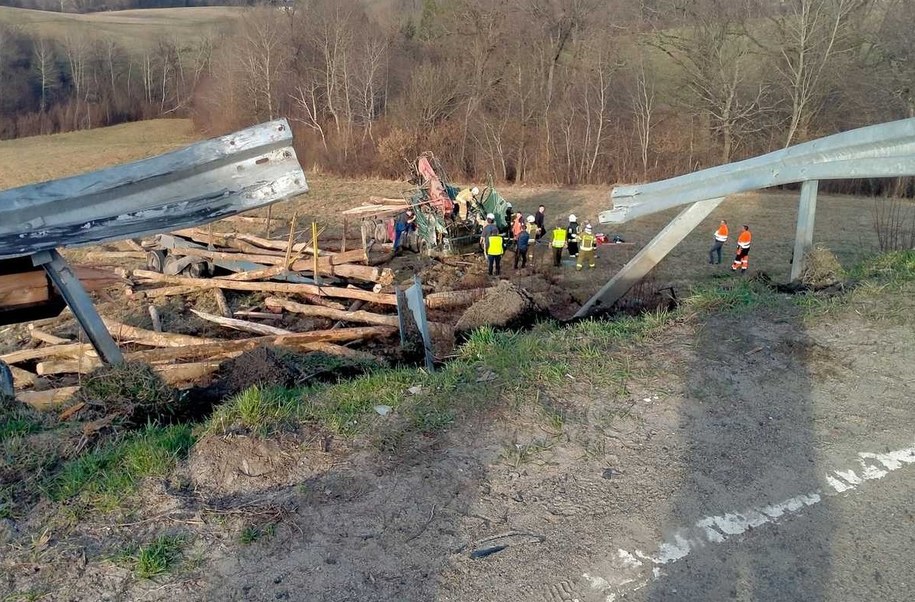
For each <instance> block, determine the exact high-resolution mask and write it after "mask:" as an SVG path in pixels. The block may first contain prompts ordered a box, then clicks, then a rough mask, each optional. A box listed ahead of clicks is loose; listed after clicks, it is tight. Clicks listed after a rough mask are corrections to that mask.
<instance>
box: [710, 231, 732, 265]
mask: <svg viewBox="0 0 915 602" xmlns="http://www.w3.org/2000/svg"><path fill="white" fill-rule="evenodd" d="M727 241H728V223H727V222H726V221H725V220H721V224H719V225H718V229H717V230H715V242H714V243H712V248H711V249H709V251H708V262H709V265H711V264H713V263H715V262H714V261H712V257H713V255H714V254H715V253H717V254H718V263H719V264H720V263H721V247H723V246H724V243H726V242H727Z"/></svg>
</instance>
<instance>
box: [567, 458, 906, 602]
mask: <svg viewBox="0 0 915 602" xmlns="http://www.w3.org/2000/svg"><path fill="white" fill-rule="evenodd" d="M857 460H858V463H859V464H860V468H859V469H858V470H859V471H858V472H855V470H851V469H848V470H835V471H832V472H831V473H829V474H826V475H825V481H826V484H827V485H828V486H829V488H827V489H826V490H825V491H824V490H820V489H818V490H816V491H813V492H811V493H806V494H802V495H797V496H794V497H792V498H789V499H787V500H784V501H782V502H779V503H777V504H770V505H767V506H760V507H755V508H750V509H748V510H744V511H741V512H727V513H725V514H721V515H716V516H706V517H704V518H701V519H699V520H698V521H696V522H695V523H694V524H693V525H692V526H690V527H685V528H680V529H677V530H676V531H674V532H673V534H672V535H671V536H670V537H669V538H668V539H667V540H665V541H663V542H661V544H660V545H659V546H658V550H657V552H656V553H655V554H654V555H650V554H646V553H645V552H643V551H642V550H638V549H636V550H633V551H632V552H629V551H627V550H623V549H620V550H619V551H618V552H617V556H616V558H613V559H611V560H610V565H611V566H610V568H611V571H610V573H609V574H607V575H593V574H589V573H584V575H583V577H584V579H585V580H586V581H587V582H588V583H589V584H590V586H591V589H592V590H593V591H595V592H600V594H601V595H604V596H605V602H612V601H613V600H615V599H616V597H617V596H618V595H619V594H622V593H625V592H629V591H635V590H637V589H641V588H642V587H645V586H646V585H647V584H648V583H649V582H651V581H652V580H656V579H659V578H661V577H662V576H663V575H664V573H663V572H662V570H661V568H660V567H662V566H664V565H669V564H672V563H674V562H677V561H679V560H682V559H683V558H686V557H687V556H689V554H690V553H691V552H693V551H694V550H696V549H700V548H703V547H705V546H708V545H713V544H721V543H724V542H725V541H728V540H729V539H733V538H735V537H737V536H740V535H742V534H744V533H746V532H747V531H750V530H752V529H757V528H759V527H762V526H764V525H766V524H769V523H775V522H777V521H779V520H781V519H782V518H784V517H785V516H788V515H791V514H796V513H799V512H801V511H802V510H804V509H805V508H808V507H810V506H813V505H815V504H819V503H820V502H821V501H822V500H823V496H832V495H838V494H842V493H846V492H848V491H852V490H855V489H857V488H858V487H860V486H861V485H863V484H864V483H866V482H867V481H873V480H876V479H882V478H883V477H885V476H886V475H888V474H889V473H891V472H893V471H896V470H899V469H900V468H902V467H904V466H907V465H909V464H915V446H913V447H907V448H904V449H900V450H896V451H892V452H888V453H883V454H878V453H871V452H861V453H859V454H858V457H857ZM877 464H879V465H880V466H877ZM652 565H654V566H652ZM649 569H651V570H649Z"/></svg>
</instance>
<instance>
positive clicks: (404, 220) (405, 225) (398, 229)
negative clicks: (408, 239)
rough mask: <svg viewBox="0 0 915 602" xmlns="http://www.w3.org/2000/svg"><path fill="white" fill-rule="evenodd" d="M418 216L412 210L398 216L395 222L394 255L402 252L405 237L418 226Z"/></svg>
mask: <svg viewBox="0 0 915 602" xmlns="http://www.w3.org/2000/svg"><path fill="white" fill-rule="evenodd" d="M415 224H416V215H415V214H414V213H413V210H412V209H407V210H406V211H404V212H403V213H400V214H399V215H398V216H397V219H395V220H394V253H395V254H397V253H399V252H400V245H401V243H402V242H403V237H404V235H405V234H406V233H407V232H409V231H410V230H413V229H414V228H415V227H416V226H415Z"/></svg>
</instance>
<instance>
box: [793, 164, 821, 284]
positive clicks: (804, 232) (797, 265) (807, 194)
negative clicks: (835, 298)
mask: <svg viewBox="0 0 915 602" xmlns="http://www.w3.org/2000/svg"><path fill="white" fill-rule="evenodd" d="M818 187H819V182H818V181H816V180H808V181H806V182H804V183H803V184H802V185H801V202H800V205H799V206H798V210H797V233H796V234H795V236H794V259H793V261H792V262H791V282H796V281H798V280H800V279H801V275H802V274H803V273H804V268H805V267H806V260H807V252H808V251H810V249H811V248H812V247H813V222H814V217H815V216H816V211H817V188H818Z"/></svg>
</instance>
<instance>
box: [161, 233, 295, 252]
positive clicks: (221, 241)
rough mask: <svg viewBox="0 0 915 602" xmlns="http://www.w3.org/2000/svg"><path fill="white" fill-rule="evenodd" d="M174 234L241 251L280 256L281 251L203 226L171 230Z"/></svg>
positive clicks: (202, 242)
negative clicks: (211, 230) (268, 248)
mask: <svg viewBox="0 0 915 602" xmlns="http://www.w3.org/2000/svg"><path fill="white" fill-rule="evenodd" d="M172 234H173V235H175V236H180V237H182V238H189V239H190V240H193V241H194V242H198V243H201V244H205V245H210V244H212V245H214V246H220V247H229V248H231V249H237V250H239V251H241V252H242V253H255V254H257V253H260V254H263V255H277V256H279V257H282V256H283V254H282V253H273V252H272V251H270V250H267V249H264V248H261V247H258V246H256V245H253V244H251V243H249V242H245V241H243V240H239V239H238V237H237V236H235V234H234V233H231V232H228V233H226V232H213V233H212V235H211V234H210V232H209V231H207V230H206V229H203V228H187V229H185V230H177V231H175V232H172Z"/></svg>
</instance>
